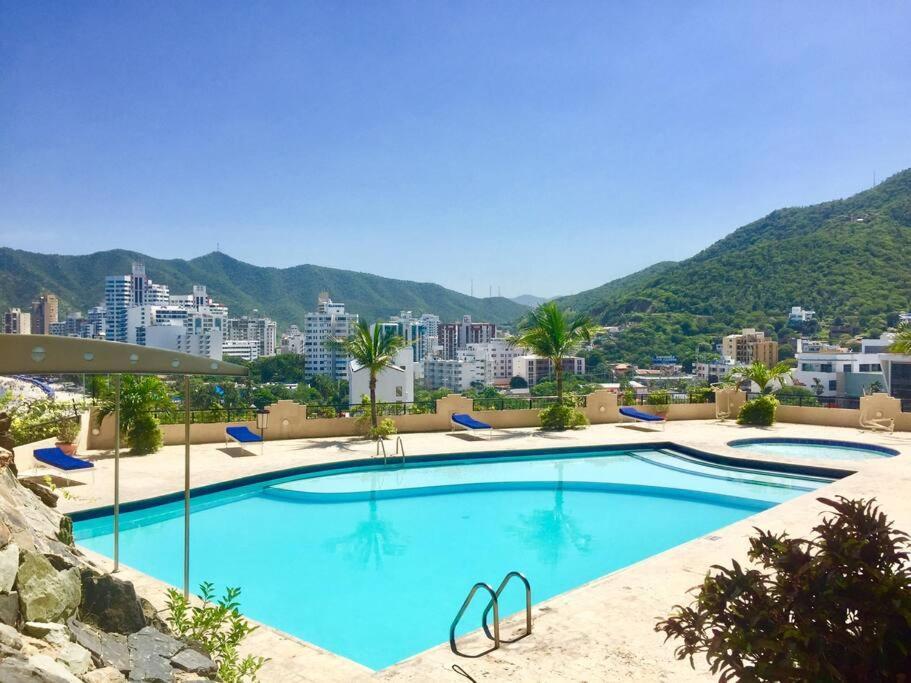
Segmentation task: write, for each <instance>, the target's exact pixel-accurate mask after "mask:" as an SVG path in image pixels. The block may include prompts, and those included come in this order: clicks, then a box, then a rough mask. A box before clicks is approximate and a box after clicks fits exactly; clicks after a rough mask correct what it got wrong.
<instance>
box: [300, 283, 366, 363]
mask: <svg viewBox="0 0 911 683" xmlns="http://www.w3.org/2000/svg"><path fill="white" fill-rule="evenodd" d="M357 321H358V317H357V314H356V313H346V312H345V304H342V303H337V302H334V301H332V300H331V299H330V298H329V294H328V293H327V292H322V293H321V294H320V295H319V300H318V302H317V306H316V311H315V312H311V313H306V314H304V368H305V372H306V374H307V376H308V377H313V376H314V375H328V376H330V377H332V378H333V379H335V380H339V381H341V380H344V379H346V378H347V377H348V361H349V360H350V359H349V358H348V354H346V353H345V352H344V351H341V350H339V349H336V348H334V347H333V346H332V345H331V344H330V343H329V342H330V341H331V340H338V339H346V338H347V337H350V336H351V334H352V333H353V332H354V327H355V325H357Z"/></svg>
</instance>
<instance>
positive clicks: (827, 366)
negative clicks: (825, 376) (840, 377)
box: [819, 363, 832, 372]
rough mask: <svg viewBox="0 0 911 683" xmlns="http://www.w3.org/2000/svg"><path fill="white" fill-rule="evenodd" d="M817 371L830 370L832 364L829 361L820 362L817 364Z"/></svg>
mask: <svg viewBox="0 0 911 683" xmlns="http://www.w3.org/2000/svg"><path fill="white" fill-rule="evenodd" d="M819 371H820V372H832V364H831V363H822V364H821V365H820V366H819Z"/></svg>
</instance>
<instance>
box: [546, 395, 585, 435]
mask: <svg viewBox="0 0 911 683" xmlns="http://www.w3.org/2000/svg"><path fill="white" fill-rule="evenodd" d="M540 417H541V429H545V430H548V431H562V430H564V429H576V428H578V427H584V426H585V425H587V424H588V418H587V417H585V415H584V414H583V413H582V412H581V411H579V410H577V409H576V407H575V406H574V405H573V404H572V403H571V402H569V401H564V403H563V404H562V405H561V404H559V403H555V404H554V405H552V406H548V407H547V408H545V409H544V410H542V411H541V413H540Z"/></svg>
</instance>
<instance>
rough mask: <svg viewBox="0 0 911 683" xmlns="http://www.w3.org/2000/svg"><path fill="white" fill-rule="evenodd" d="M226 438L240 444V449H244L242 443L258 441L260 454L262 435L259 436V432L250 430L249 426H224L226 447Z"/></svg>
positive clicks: (226, 443)
mask: <svg viewBox="0 0 911 683" xmlns="http://www.w3.org/2000/svg"><path fill="white" fill-rule="evenodd" d="M228 439H231V440H233V441H236V442H237V443H238V444H240V447H241V450H244V449H245V446H244V444H248V443H258V444H260V454H262V449H263V446H262V443H263V437H261V436H260V435H259V434H256V433H254V432H251V431H250V428H249V427H246V426H240V427H226V428H225V448H227V447H228Z"/></svg>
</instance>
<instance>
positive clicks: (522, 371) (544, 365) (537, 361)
mask: <svg viewBox="0 0 911 683" xmlns="http://www.w3.org/2000/svg"><path fill="white" fill-rule="evenodd" d="M512 374H513V377H521V378H522V379H524V380H525V381H526V382H527V383H528V386H530V387H533V386H534V385H536V384H537V383H538V382H540V381H541V380H545V379H549V378H550V377H551V376H552V375H553V374H554V373H553V363H552V362H551V360H550V359H549V358H543V357H541V356H536V355H533V354H530V355H525V356H516V357H515V358H513V360H512ZM563 374H564V375H583V374H585V359H584V358H580V357H579V356H567V357H566V358H564V359H563Z"/></svg>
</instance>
